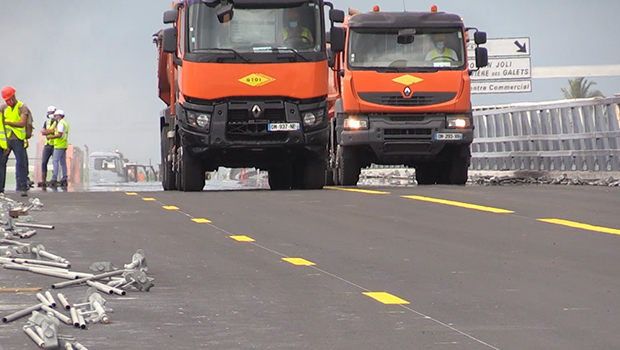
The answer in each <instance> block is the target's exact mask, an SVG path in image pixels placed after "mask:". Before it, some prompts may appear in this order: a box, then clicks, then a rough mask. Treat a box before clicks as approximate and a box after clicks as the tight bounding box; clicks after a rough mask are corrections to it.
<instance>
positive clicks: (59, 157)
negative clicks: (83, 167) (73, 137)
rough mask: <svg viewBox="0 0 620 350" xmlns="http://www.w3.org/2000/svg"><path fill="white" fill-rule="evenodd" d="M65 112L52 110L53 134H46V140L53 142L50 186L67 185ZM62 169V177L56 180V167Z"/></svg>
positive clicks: (67, 135)
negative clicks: (54, 126)
mask: <svg viewBox="0 0 620 350" xmlns="http://www.w3.org/2000/svg"><path fill="white" fill-rule="evenodd" d="M64 118H65V112H64V111H63V110H61V109H57V110H56V112H54V120H56V129H55V130H56V131H55V132H54V134H50V135H47V136H46V138H47V140H52V141H53V142H54V154H53V156H52V180H51V181H50V184H51V185H52V186H56V185H60V186H67V148H69V124H67V122H66V121H65V119H64ZM59 165H60V168H61V170H62V177H61V178H60V182H59V181H58V175H59V174H58V167H59Z"/></svg>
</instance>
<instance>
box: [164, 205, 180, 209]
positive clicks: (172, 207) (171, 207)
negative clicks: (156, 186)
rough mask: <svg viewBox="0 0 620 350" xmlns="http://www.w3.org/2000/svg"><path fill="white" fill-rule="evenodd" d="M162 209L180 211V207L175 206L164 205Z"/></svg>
mask: <svg viewBox="0 0 620 350" xmlns="http://www.w3.org/2000/svg"><path fill="white" fill-rule="evenodd" d="M162 208H164V209H166V210H179V207H177V206H174V205H162Z"/></svg>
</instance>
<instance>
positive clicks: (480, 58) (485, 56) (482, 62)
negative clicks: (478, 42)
mask: <svg viewBox="0 0 620 350" xmlns="http://www.w3.org/2000/svg"><path fill="white" fill-rule="evenodd" d="M488 64H489V52H488V51H487V49H486V48H485V47H477V48H476V68H482V67H486V66H487V65H488Z"/></svg>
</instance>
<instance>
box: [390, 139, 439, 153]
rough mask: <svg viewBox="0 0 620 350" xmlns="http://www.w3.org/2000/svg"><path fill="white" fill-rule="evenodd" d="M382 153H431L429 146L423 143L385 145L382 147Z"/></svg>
mask: <svg viewBox="0 0 620 350" xmlns="http://www.w3.org/2000/svg"><path fill="white" fill-rule="evenodd" d="M383 151H384V152H385V153H406V154H411V153H424V154H426V153H429V152H430V151H431V144H430V143H428V142H424V143H395V142H394V143H385V144H384V145H383Z"/></svg>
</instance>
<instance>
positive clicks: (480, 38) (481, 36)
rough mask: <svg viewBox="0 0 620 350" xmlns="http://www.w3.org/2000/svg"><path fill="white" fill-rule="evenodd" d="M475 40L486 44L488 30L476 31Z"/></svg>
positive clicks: (479, 43)
mask: <svg viewBox="0 0 620 350" xmlns="http://www.w3.org/2000/svg"><path fill="white" fill-rule="evenodd" d="M474 42H475V43H476V45H482V44H486V42H487V33H486V32H475V33H474Z"/></svg>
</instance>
